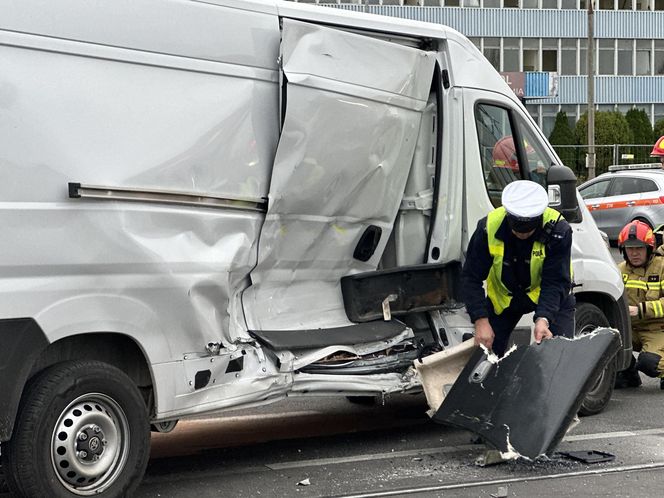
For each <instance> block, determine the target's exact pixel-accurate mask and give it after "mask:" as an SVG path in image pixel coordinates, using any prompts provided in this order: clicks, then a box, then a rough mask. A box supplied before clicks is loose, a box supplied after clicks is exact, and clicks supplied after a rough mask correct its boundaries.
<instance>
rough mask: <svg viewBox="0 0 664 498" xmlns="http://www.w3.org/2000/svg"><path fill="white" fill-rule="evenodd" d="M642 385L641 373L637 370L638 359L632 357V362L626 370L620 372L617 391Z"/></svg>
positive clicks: (617, 379) (617, 377) (616, 385)
mask: <svg viewBox="0 0 664 498" xmlns="http://www.w3.org/2000/svg"><path fill="white" fill-rule="evenodd" d="M640 385H641V377H640V376H639V371H638V370H637V369H636V359H635V358H634V357H633V356H632V362H631V363H630V364H629V367H627V369H626V370H623V371H622V372H618V374H617V375H616V384H615V388H616V389H624V388H626V387H639V386H640Z"/></svg>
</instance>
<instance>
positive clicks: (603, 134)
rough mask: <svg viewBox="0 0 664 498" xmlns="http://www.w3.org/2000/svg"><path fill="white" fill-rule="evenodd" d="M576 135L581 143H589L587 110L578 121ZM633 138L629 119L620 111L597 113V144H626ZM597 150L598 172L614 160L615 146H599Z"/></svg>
mask: <svg viewBox="0 0 664 498" xmlns="http://www.w3.org/2000/svg"><path fill="white" fill-rule="evenodd" d="M575 135H576V139H577V140H578V143H579V144H581V145H587V144H588V116H587V114H586V113H585V112H584V113H583V115H582V116H581V118H579V120H578V121H577V122H576V128H575ZM631 138H632V137H631V132H630V129H629V124H628V123H627V119H626V118H625V116H623V115H622V114H621V113H620V112H618V111H598V112H596V113H595V145H599V146H601V145H611V146H613V145H615V144H626V143H628V142H629V141H630V139H631ZM595 152H596V162H595V165H596V167H597V172H598V173H599V172H603V171H606V168H607V167H608V166H609V165H610V164H611V163H612V161H613V147H598V148H597V150H596V151H595Z"/></svg>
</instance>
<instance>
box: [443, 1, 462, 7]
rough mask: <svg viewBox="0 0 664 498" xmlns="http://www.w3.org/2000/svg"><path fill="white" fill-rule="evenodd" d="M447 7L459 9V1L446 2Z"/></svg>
mask: <svg viewBox="0 0 664 498" xmlns="http://www.w3.org/2000/svg"><path fill="white" fill-rule="evenodd" d="M444 3H445V7H458V6H459V0H444Z"/></svg>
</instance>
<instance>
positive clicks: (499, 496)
mask: <svg viewBox="0 0 664 498" xmlns="http://www.w3.org/2000/svg"><path fill="white" fill-rule="evenodd" d="M491 496H492V497H493V498H507V486H498V491H497V492H495V493H491Z"/></svg>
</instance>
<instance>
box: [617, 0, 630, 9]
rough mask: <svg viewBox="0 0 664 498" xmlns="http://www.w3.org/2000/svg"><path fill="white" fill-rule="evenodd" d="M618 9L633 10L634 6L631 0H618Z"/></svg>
mask: <svg viewBox="0 0 664 498" xmlns="http://www.w3.org/2000/svg"><path fill="white" fill-rule="evenodd" d="M618 9H620V10H633V9H634V6H633V4H632V0H618Z"/></svg>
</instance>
